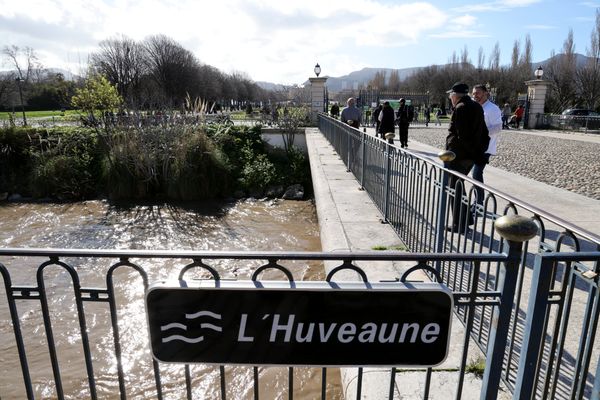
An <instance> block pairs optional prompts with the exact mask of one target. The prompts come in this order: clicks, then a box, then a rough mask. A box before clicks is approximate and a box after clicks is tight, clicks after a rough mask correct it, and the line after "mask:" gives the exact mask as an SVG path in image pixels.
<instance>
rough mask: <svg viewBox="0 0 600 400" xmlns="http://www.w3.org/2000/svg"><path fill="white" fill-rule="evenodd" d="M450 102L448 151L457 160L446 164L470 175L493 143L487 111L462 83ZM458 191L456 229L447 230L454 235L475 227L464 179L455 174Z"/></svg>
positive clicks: (454, 214) (451, 183)
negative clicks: (451, 110)
mask: <svg viewBox="0 0 600 400" xmlns="http://www.w3.org/2000/svg"><path fill="white" fill-rule="evenodd" d="M446 93H448V94H449V98H450V101H451V102H452V107H453V108H454V112H453V113H452V117H451V118H450V126H449V127H448V136H447V137H446V150H450V151H452V152H454V154H455V155H456V157H455V158H454V160H452V161H450V162H448V163H446V165H445V166H446V167H447V168H448V169H450V170H453V171H456V172H459V173H461V174H463V175H467V174H468V173H469V171H470V170H471V168H473V165H474V164H475V162H476V161H478V160H482V159H483V158H484V154H485V152H486V150H487V148H488V145H489V142H490V136H489V134H488V130H487V127H486V125H485V119H484V114H483V108H482V107H481V105H480V104H479V103H477V102H475V101H473V100H471V98H470V97H469V95H468V93H469V86H467V85H466V84H464V83H462V82H457V83H455V84H454V85H453V86H452V88H451V89H450V90H448V91H447V92H446ZM448 184H449V186H450V187H451V188H454V189H455V194H454V201H453V202H452V203H451V206H452V226H448V227H447V228H446V229H447V230H450V231H452V232H460V231H463V230H464V229H465V227H466V225H471V224H473V215H472V214H471V213H469V212H468V207H467V205H466V204H464V203H463V201H462V198H463V197H464V196H465V186H464V180H463V179H461V178H459V177H457V176H456V175H454V174H451V175H450V179H449V182H448Z"/></svg>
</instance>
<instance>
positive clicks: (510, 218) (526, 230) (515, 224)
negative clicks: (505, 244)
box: [494, 215, 538, 242]
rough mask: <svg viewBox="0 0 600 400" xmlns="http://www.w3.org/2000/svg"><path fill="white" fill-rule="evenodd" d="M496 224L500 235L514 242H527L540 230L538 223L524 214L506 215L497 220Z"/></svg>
mask: <svg viewBox="0 0 600 400" xmlns="http://www.w3.org/2000/svg"><path fill="white" fill-rule="evenodd" d="M494 226H495V227H496V231H497V232H498V233H499V234H500V236H502V237H503V238H504V239H506V240H510V241H513V242H525V241H527V240H529V239H532V238H534V237H535V235H537V232H538V226H537V224H536V223H535V222H533V220H532V219H531V218H527V217H524V216H522V215H504V216H502V217H500V218H498V219H497V220H496V222H495V224H494Z"/></svg>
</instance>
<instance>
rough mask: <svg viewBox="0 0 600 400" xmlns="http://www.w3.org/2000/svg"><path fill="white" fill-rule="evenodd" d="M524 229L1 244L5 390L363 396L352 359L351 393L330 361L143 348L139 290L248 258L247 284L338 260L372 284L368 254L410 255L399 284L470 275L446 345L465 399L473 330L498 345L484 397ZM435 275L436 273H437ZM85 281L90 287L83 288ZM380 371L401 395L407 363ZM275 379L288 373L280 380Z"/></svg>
mask: <svg viewBox="0 0 600 400" xmlns="http://www.w3.org/2000/svg"><path fill="white" fill-rule="evenodd" d="M529 223H530V224H532V223H531V221H529ZM526 226H527V224H525V225H522V224H521V225H518V224H517V225H511V226H508V227H507V228H505V229H504V230H502V229H500V231H502V234H503V235H504V236H507V237H509V236H510V237H511V240H507V241H504V240H503V245H504V250H505V252H503V253H490V254H483V253H480V254H462V253H446V254H435V253H431V254H424V253H405V252H392V253H385V254H383V253H380V252H379V253H372V252H371V253H351V252H346V253H335V254H332V253H308V252H304V253H284V252H270V253H252V252H244V253H236V252H193V251H187V252H174V251H118V250H52V249H0V258H1V259H2V260H3V263H2V264H0V275H1V276H2V279H3V282H4V285H3V287H2V290H1V291H0V294H1V295H2V297H1V298H2V301H0V312H2V315H4V316H5V319H6V322H5V324H3V327H2V335H0V343H1V347H0V349H1V350H0V359H1V361H2V362H1V364H2V367H3V369H4V371H3V374H2V378H0V380H2V385H0V395H1V396H2V398H29V399H33V398H59V399H64V398H92V399H96V398H117V397H120V398H122V399H125V398H158V399H161V398H188V399H191V398H221V399H226V398H235V399H237V398H254V399H259V398H261V397H262V398H286V397H287V398H289V399H292V398H294V397H299V398H311V399H312V398H316V397H320V398H321V399H326V398H331V399H334V398H339V397H340V396H342V394H345V395H346V396H351V397H348V398H356V399H360V398H362V393H363V385H362V376H363V368H358V384H357V385H356V387H355V389H354V392H353V393H349V391H348V390H342V389H339V388H338V389H337V391H336V388H335V387H332V384H331V382H330V381H331V380H334V376H335V374H336V373H337V370H335V369H334V370H332V369H328V368H312V369H309V368H291V367H289V368H288V367H283V368H277V367H260V368H259V367H258V366H249V367H243V366H242V367H241V366H230V365H221V366H216V367H211V366H207V365H183V366H182V365H173V364H165V363H159V362H157V361H156V360H154V359H153V358H152V356H151V355H150V354H149V352H148V348H149V345H148V335H147V332H148V329H147V327H146V320H145V318H144V315H145V312H144V308H143V307H144V300H143V297H144V293H145V292H146V290H147V289H148V285H149V283H151V282H153V281H160V280H163V279H166V278H169V277H170V278H174V279H178V280H186V281H189V282H191V281H193V280H195V279H200V278H204V279H211V280H212V281H213V282H215V285H217V284H218V282H219V281H221V280H223V279H229V278H228V277H230V276H231V271H232V270H235V269H236V268H238V267H240V265H248V264H251V265H253V266H254V267H253V268H252V274H251V277H250V279H251V280H252V281H259V282H260V281H261V279H279V280H287V281H289V282H290V289H289V290H294V288H293V287H294V286H295V285H294V284H293V282H294V272H295V267H294V264H293V263H295V262H299V263H307V262H314V261H319V262H334V263H336V264H337V267H334V268H332V269H331V270H330V272H329V273H328V275H327V276H326V278H325V280H326V281H328V282H334V281H335V275H336V274H337V273H338V272H340V271H343V270H350V271H352V272H355V273H358V275H357V277H358V278H359V281H360V280H362V281H363V282H364V284H365V286H368V285H369V280H368V273H369V270H370V268H365V267H368V266H369V264H370V263H372V262H376V261H406V262H411V263H413V264H414V267H413V268H411V269H409V270H408V271H406V273H404V275H403V276H401V277H398V281H399V282H414V280H413V279H414V277H412V276H410V275H411V274H412V273H413V272H414V271H415V270H424V271H428V270H429V271H432V273H433V275H435V276H438V275H439V274H440V273H441V275H449V276H458V275H460V274H465V276H464V277H463V278H464V279H463V283H464V286H463V287H461V288H459V287H458V286H456V285H455V289H454V290H453V296H454V304H455V310H456V312H457V313H458V314H459V315H461V316H462V318H464V320H465V321H466V329H465V330H464V332H463V333H462V334H461V335H454V336H453V337H452V341H453V342H456V343H459V344H460V343H462V344H463V345H462V346H460V345H459V349H460V350H459V351H458V352H459V354H457V355H456V357H459V359H460V363H459V366H458V368H455V370H454V372H455V373H456V375H457V386H456V388H455V397H456V398H462V392H463V385H465V370H466V369H467V361H468V357H469V356H471V355H472V354H471V353H469V346H468V343H469V341H470V340H471V339H470V338H471V337H477V336H478V335H479V334H480V331H481V330H485V332H486V333H487V335H488V336H489V341H490V343H495V346H494V348H495V349H496V350H494V351H488V355H487V358H488V363H487V367H486V370H485V374H486V375H485V380H486V381H485V383H484V384H483V387H482V388H481V392H482V393H483V394H484V396H485V398H495V396H496V395H497V393H498V390H499V389H498V386H499V382H500V378H501V373H502V369H501V368H500V366H501V360H502V358H503V354H504V351H503V350H502V349H505V348H506V342H507V331H508V327H509V324H508V321H509V320H510V319H509V316H510V314H511V309H512V306H511V305H512V301H513V298H514V292H515V290H516V282H517V276H518V264H519V260H520V259H521V252H522V242H520V241H519V240H523V239H524V238H525V237H524V236H523V235H525V236H526V235H527V233H523V229H524V228H523V227H525V228H526ZM534 227H535V226H534ZM526 230H527V229H525V231H526ZM530 231H531V227H530ZM439 263H443V264H444V265H445V267H444V269H443V271H440V270H436V269H435V266H436V265H437V264H439ZM466 264H468V265H470V270H469V272H465V270H464V265H466ZM490 264H494V265H497V266H498V268H499V271H501V273H502V274H503V275H502V276H503V277H501V278H498V283H497V285H496V287H494V288H493V289H489V288H488V289H486V288H484V287H482V286H481V284H480V278H479V276H480V274H481V273H482V271H484V270H485V265H490ZM157 265H158V266H159V268H157ZM361 266H362V267H361ZM269 274H271V275H269ZM441 275H440V276H438V279H442V276H441ZM100 282H104V284H99V283H100ZM90 283H91V284H92V285H93V286H88V285H89V284H90ZM332 287H335V285H332ZM340 290H341V289H340ZM492 308H494V309H495V311H494V314H493V315H495V316H496V317H497V318H499V321H505V322H501V323H498V324H492V323H491V319H490V317H491V315H492V312H491V311H490V312H489V313H488V314H489V315H487V316H486V314H485V313H482V312H481V310H484V309H486V310H491V309H492ZM484 316H485V319H484V318H483V317H484ZM348 351H352V347H349V348H348ZM269 370H270V371H273V370H275V372H269ZM299 370H301V371H299ZM310 370H312V371H310ZM307 371H308V372H307ZM387 371H388V372H387V379H388V380H387V381H386V382H385V383H383V384H385V385H388V387H389V399H393V398H396V397H395V396H398V395H402V388H399V387H398V385H397V384H396V378H397V377H398V376H399V374H400V373H401V372H402V370H401V369H399V368H398V369H397V368H392V369H388V370H387ZM419 371H421V372H420V373H421V374H422V377H423V378H424V380H425V389H424V393H423V398H429V391H430V388H431V386H432V368H421V369H420V370H419ZM281 379H285V380H287V385H284V384H283V383H282V382H281ZM308 381H312V382H313V385H316V388H314V387H313V390H312V391H306V388H307V386H310V385H309V384H308ZM380 384H381V382H380ZM342 392H344V393H342ZM317 393H318V394H317Z"/></svg>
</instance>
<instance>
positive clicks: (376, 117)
mask: <svg viewBox="0 0 600 400" xmlns="http://www.w3.org/2000/svg"><path fill="white" fill-rule="evenodd" d="M382 109H383V106H382V105H381V103H380V104H377V107H376V108H375V110H374V111H373V122H375V136H379V124H380V122H379V114H380V113H381V110H382Z"/></svg>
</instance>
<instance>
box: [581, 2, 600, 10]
mask: <svg viewBox="0 0 600 400" xmlns="http://www.w3.org/2000/svg"><path fill="white" fill-rule="evenodd" d="M579 4H580V5H582V6H586V7H592V8H600V2H597V1H582V2H581V3H579Z"/></svg>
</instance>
